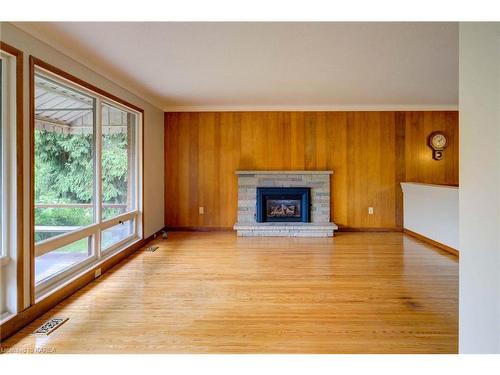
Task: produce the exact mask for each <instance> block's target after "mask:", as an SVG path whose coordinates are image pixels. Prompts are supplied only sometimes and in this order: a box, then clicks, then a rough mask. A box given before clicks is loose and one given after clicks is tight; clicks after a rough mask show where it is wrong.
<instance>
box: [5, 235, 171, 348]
mask: <svg viewBox="0 0 500 375" xmlns="http://www.w3.org/2000/svg"><path fill="white" fill-rule="evenodd" d="M162 230H163V229H161V230H159V231H158V232H156V233H154V234H152V235H151V236H149V237H148V238H145V239H143V240H140V241H139V242H137V243H135V244H133V245H131V246H130V247H128V248H127V249H124V250H123V251H121V252H119V253H118V254H116V255H115V256H113V257H111V258H109V259H107V260H105V261H104V262H103V263H100V264H98V265H96V266H94V267H92V268H91V269H89V270H88V271H86V272H85V273H84V274H83V275H81V276H80V277H78V278H77V279H75V280H73V281H72V282H70V283H69V284H67V285H65V286H63V287H62V288H61V289H59V290H57V291H55V292H54V293H52V294H50V295H48V296H47V297H46V298H44V299H43V300H41V301H40V302H38V303H36V304H34V305H31V306H30V307H28V308H26V309H24V310H23V311H21V312H19V313H17V314H16V315H14V316H13V317H12V318H10V319H9V320H7V321H6V322H4V323H3V324H2V325H1V326H0V344H1V342H2V341H3V340H5V339H7V338H9V337H10V336H12V335H13V334H15V333H17V332H18V331H20V330H21V329H23V328H24V327H26V326H27V325H28V324H30V323H31V322H33V321H34V320H35V319H37V318H39V317H40V316H42V315H43V314H45V313H46V312H47V311H49V310H50V309H52V308H53V307H54V306H56V305H57V304H58V303H60V302H62V301H63V300H65V299H66V298H68V297H69V296H71V295H72V294H74V293H75V292H77V291H78V290H79V289H81V288H83V287H84V286H85V285H87V284H89V283H90V282H91V281H93V280H94V279H95V277H94V272H95V270H96V269H97V268H101V274H104V273H105V272H107V271H108V270H110V269H111V268H113V267H114V266H116V265H117V264H119V263H120V262H122V261H123V260H125V259H126V258H128V257H129V256H130V255H132V254H133V253H135V252H136V251H137V250H139V249H140V248H141V247H143V246H144V245H146V244H147V243H148V242H150V241H152V240H153V239H154V238H155V237H156V236H158V235H159V234H160V233H161V231H162Z"/></svg>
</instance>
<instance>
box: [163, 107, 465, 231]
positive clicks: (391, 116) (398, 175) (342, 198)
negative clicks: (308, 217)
mask: <svg viewBox="0 0 500 375" xmlns="http://www.w3.org/2000/svg"><path fill="white" fill-rule="evenodd" d="M435 130H443V131H445V133H446V134H447V135H448V136H449V137H450V145H449V147H448V148H447V149H446V151H445V158H444V160H442V161H439V162H438V161H435V160H432V153H431V150H430V149H429V148H428V146H427V145H426V140H427V136H428V135H429V134H430V133H431V132H432V131H435ZM165 158H166V159H165V178H166V182H165V195H166V196H165V224H166V225H167V226H169V227H184V228H188V227H197V228H229V227H232V226H233V225H234V223H235V221H236V210H237V207H236V205H237V196H238V191H237V180H236V176H235V173H234V172H235V171H236V170H238V169H262V170H270V169H283V170H301V169H308V170H318V169H331V170H333V171H334V174H333V176H332V187H333V190H332V200H331V202H332V203H331V204H332V207H331V208H332V211H331V212H332V220H333V221H334V222H335V223H337V224H339V225H340V226H342V227H345V228H361V229H363V228H364V229H368V228H374V229H379V228H381V229H397V228H401V227H402V193H401V188H400V186H399V183H400V182H401V181H416V182H426V183H440V184H456V183H457V181H458V114H457V112H199V113H166V114H165ZM199 207H204V211H205V212H204V214H200V213H199ZM368 207H374V214H373V215H368Z"/></svg>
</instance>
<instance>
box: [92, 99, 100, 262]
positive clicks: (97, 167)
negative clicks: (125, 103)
mask: <svg viewBox="0 0 500 375" xmlns="http://www.w3.org/2000/svg"><path fill="white" fill-rule="evenodd" d="M101 105H102V103H101V99H100V98H99V97H98V98H96V101H95V111H94V114H95V119H94V124H95V176H94V177H95V181H94V184H95V201H94V212H95V215H96V217H95V222H96V223H97V224H101V222H102V213H101V210H102V204H101V203H102V168H101V166H102V162H101V161H102V126H101V123H102V116H101V113H102V109H101ZM94 251H95V255H96V256H97V258H98V259H100V258H101V228H100V226H99V228H98V230H97V232H96V234H95V238H94Z"/></svg>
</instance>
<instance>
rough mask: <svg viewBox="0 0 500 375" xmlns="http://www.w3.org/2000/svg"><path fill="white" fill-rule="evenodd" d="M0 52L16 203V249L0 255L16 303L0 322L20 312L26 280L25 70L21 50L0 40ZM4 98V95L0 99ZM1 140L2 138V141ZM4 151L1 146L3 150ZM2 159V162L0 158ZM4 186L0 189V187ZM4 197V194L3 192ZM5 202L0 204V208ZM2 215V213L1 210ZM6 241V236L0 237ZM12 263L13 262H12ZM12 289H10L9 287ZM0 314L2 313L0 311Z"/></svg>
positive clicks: (12, 219) (11, 240)
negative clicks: (6, 62) (4, 69)
mask: <svg viewBox="0 0 500 375" xmlns="http://www.w3.org/2000/svg"><path fill="white" fill-rule="evenodd" d="M0 51H1V52H2V54H4V55H7V56H8V57H9V60H10V61H9V63H10V64H12V65H11V66H10V69H9V70H11V71H10V72H8V74H9V75H10V77H9V78H10V79H9V86H10V87H9V91H10V93H9V94H12V92H14V95H12V97H11V98H9V102H10V105H9V107H10V108H9V111H10V112H11V113H10V116H9V118H10V119H13V123H12V124H11V128H10V129H9V135H8V138H9V139H8V142H10V145H9V146H10V147H9V149H8V150H7V151H9V152H10V155H11V156H14V155H15V159H14V160H15V161H11V163H10V165H8V167H9V168H8V169H9V175H8V179H7V181H6V183H7V184H8V187H7V188H8V190H9V196H10V197H11V199H15V202H16V203H15V204H13V203H11V204H10V211H9V220H8V221H7V222H8V223H9V225H8V238H7V240H8V244H9V246H15V251H12V250H11V249H9V248H8V247H7V249H6V251H5V254H4V256H3V257H0V258H1V259H0V267H2V270H0V271H2V272H1V273H4V272H3V271H4V268H6V267H10V271H9V273H10V274H11V275H12V278H10V279H9V282H15V292H12V293H13V294H14V296H15V299H16V300H15V303H12V304H11V307H10V310H9V311H8V312H6V313H5V314H0V315H1V316H0V322H1V323H4V322H5V321H6V320H8V319H10V318H11V317H13V316H15V315H16V314H17V313H19V312H20V311H22V310H24V307H25V300H24V292H25V283H24V275H25V273H24V264H25V263H24V257H25V253H24V197H25V195H24V174H23V142H24V139H23V134H24V132H23V126H24V117H23V100H24V81H23V69H24V54H23V52H22V51H21V50H19V49H17V48H15V47H13V46H11V45H10V44H7V43H5V42H3V41H0ZM2 99H3V98H2ZM3 141H4V140H3V139H2V142H3ZM4 151H5V150H4V149H3V147H2V152H4ZM0 162H3V161H0ZM2 189H3V188H2ZM2 196H3V194H2ZM3 208H4V205H2V209H3ZM0 214H2V215H3V213H0ZM3 241H5V238H4V239H3ZM13 262H14V263H15V264H14V263H13ZM11 290H12V289H11ZM0 313H1V312H0Z"/></svg>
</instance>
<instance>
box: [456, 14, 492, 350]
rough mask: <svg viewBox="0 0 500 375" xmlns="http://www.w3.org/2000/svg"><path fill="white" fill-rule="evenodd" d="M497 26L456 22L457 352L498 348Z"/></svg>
mask: <svg viewBox="0 0 500 375" xmlns="http://www.w3.org/2000/svg"><path fill="white" fill-rule="evenodd" d="M499 30H500V28H499V24H498V23H461V24H460V69H459V72H460V73H459V80H460V85H459V86H460V89H459V91H460V102H459V111H460V184H459V185H460V197H459V212H460V224H459V227H460V230H459V232H460V288H459V290H460V292H459V306H460V307H459V351H460V352H461V353H499V352H500V343H499V337H500V315H499V314H500V309H499V301H500V266H499V259H500V247H499V243H500V242H499V233H500V220H499V210H500V189H499V186H500V185H499V177H500V121H499V119H500V117H499V108H500V100H499V99H500V95H499V90H500V81H499V77H500V75H499V69H500V58H499Z"/></svg>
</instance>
